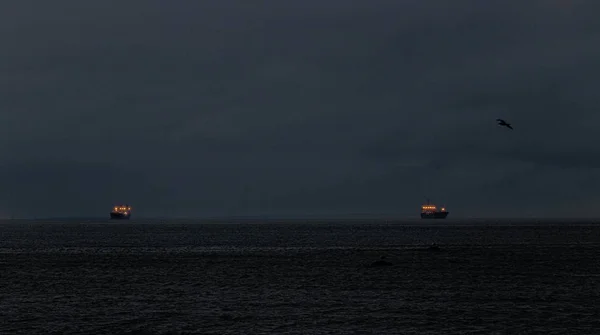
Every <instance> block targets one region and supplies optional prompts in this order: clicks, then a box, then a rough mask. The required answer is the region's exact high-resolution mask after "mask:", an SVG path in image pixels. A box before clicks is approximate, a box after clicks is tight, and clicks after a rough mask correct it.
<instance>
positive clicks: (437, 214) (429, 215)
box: [421, 200, 450, 219]
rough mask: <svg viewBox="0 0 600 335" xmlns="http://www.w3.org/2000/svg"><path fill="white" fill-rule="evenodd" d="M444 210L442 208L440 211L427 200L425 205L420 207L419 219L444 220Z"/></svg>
mask: <svg viewBox="0 0 600 335" xmlns="http://www.w3.org/2000/svg"><path fill="white" fill-rule="evenodd" d="M448 213H450V212H448V211H447V210H446V208H444V207H442V208H440V210H438V209H437V207H436V206H435V205H434V204H432V203H430V202H429V200H427V203H426V204H424V205H422V206H421V219H445V218H446V216H448Z"/></svg>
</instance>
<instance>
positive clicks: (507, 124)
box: [496, 119, 513, 129]
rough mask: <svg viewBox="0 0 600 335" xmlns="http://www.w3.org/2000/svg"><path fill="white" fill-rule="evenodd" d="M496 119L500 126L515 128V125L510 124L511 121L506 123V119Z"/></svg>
mask: <svg viewBox="0 0 600 335" xmlns="http://www.w3.org/2000/svg"><path fill="white" fill-rule="evenodd" d="M496 121H498V125H499V126H504V127H506V128H509V129H513V127H511V126H510V123H506V121H504V120H502V119H496Z"/></svg>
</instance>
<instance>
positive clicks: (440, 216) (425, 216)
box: [421, 212, 450, 219]
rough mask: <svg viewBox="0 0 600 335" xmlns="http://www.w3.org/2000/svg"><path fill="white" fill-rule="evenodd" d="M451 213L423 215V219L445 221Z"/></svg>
mask: <svg viewBox="0 0 600 335" xmlns="http://www.w3.org/2000/svg"><path fill="white" fill-rule="evenodd" d="M449 213H450V212H428V213H421V219H445V218H446V217H447V216H448V214H449Z"/></svg>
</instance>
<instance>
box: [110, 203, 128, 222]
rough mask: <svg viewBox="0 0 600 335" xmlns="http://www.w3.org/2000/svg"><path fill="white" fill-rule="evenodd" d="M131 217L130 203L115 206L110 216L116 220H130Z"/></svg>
mask: <svg viewBox="0 0 600 335" xmlns="http://www.w3.org/2000/svg"><path fill="white" fill-rule="evenodd" d="M130 217H131V207H130V206H129V205H118V206H115V207H113V210H112V211H111V212H110V218H111V219H115V220H128V219H129V218H130Z"/></svg>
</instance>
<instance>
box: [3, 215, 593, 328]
mask: <svg viewBox="0 0 600 335" xmlns="http://www.w3.org/2000/svg"><path fill="white" fill-rule="evenodd" d="M433 242H435V243H437V244H438V245H439V246H440V249H439V250H432V249H429V248H428V246H429V245H430V244H431V243H433ZM381 256H385V260H387V261H389V262H391V263H392V265H391V266H386V267H371V266H370V264H372V262H374V261H377V260H379V259H380V257H381ZM599 256H600V223H599V224H596V223H595V222H594V221H587V222H583V221H582V222H573V221H570V220H563V221H556V220H555V221H551V222H550V221H547V222H537V221H519V220H504V221H499V222H496V221H483V220H479V221H473V220H471V221H457V220H445V221H441V222H440V221H427V222H425V221H406V222H394V221H383V220H379V221H366V220H365V221H348V222H343V221H342V222H327V221H323V222H317V221H306V222H304V221H300V220H298V221H287V222H277V221H272V222H250V221H247V222H231V223H210V222H193V221H170V222H152V221H143V220H142V221H132V222H94V221H86V222H41V221H5V222H2V223H0V334H351V333H362V334H529V333H541V334H598V333H600V303H599V302H600V299H599V298H600V260H599Z"/></svg>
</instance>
